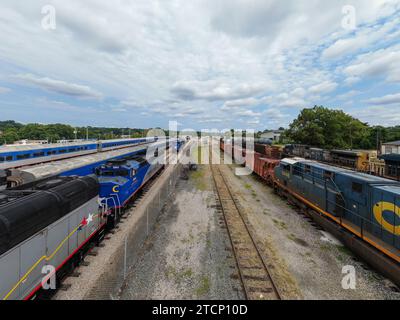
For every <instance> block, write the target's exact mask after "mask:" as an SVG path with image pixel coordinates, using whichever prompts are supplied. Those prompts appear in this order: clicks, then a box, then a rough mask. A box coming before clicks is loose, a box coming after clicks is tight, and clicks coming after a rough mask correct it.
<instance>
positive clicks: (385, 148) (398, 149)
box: [382, 140, 400, 154]
mask: <svg viewBox="0 0 400 320" xmlns="http://www.w3.org/2000/svg"><path fill="white" fill-rule="evenodd" d="M382 154H400V140H399V141H393V142H386V143H384V144H382Z"/></svg>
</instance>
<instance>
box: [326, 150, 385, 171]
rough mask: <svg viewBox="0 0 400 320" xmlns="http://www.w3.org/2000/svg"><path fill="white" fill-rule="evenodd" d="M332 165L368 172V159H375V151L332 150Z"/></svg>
mask: <svg viewBox="0 0 400 320" xmlns="http://www.w3.org/2000/svg"><path fill="white" fill-rule="evenodd" d="M330 153H331V158H332V163H333V164H335V165H338V166H342V167H346V168H350V169H353V170H357V171H361V172H368V171H369V159H370V158H371V157H372V158H376V157H377V152H376V151H369V150H332V151H331V152H330Z"/></svg>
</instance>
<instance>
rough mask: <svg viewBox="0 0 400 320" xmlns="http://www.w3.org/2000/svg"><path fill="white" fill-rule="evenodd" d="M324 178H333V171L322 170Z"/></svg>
mask: <svg viewBox="0 0 400 320" xmlns="http://www.w3.org/2000/svg"><path fill="white" fill-rule="evenodd" d="M324 178H325V179H328V180H330V179H333V172H330V171H325V172H324Z"/></svg>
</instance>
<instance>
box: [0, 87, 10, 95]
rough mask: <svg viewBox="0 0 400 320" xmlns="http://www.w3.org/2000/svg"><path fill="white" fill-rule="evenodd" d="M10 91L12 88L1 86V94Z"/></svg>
mask: <svg viewBox="0 0 400 320" xmlns="http://www.w3.org/2000/svg"><path fill="white" fill-rule="evenodd" d="M10 91H11V89H9V88H5V87H0V94H3V93H8V92H10Z"/></svg>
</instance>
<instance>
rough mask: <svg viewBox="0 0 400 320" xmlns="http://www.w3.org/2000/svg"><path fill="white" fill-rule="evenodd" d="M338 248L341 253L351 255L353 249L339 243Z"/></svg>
mask: <svg viewBox="0 0 400 320" xmlns="http://www.w3.org/2000/svg"><path fill="white" fill-rule="evenodd" d="M336 248H337V249H338V251H339V252H340V253H342V254H344V255H351V251H350V250H349V249H348V248H346V247H344V246H340V245H337V246H336Z"/></svg>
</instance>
